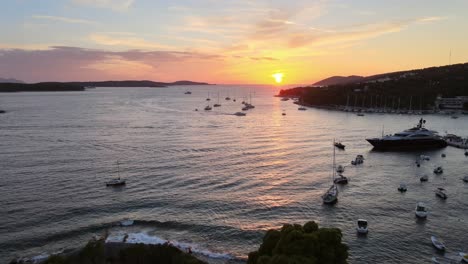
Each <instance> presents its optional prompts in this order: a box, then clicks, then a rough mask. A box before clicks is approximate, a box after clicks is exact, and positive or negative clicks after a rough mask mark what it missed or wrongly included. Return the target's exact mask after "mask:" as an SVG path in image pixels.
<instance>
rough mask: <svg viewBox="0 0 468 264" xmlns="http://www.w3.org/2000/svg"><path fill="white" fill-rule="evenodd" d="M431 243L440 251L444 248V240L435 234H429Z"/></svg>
mask: <svg viewBox="0 0 468 264" xmlns="http://www.w3.org/2000/svg"><path fill="white" fill-rule="evenodd" d="M431 241H432V245H433V246H434V247H435V248H437V249H438V250H440V251H444V250H445V245H444V242H443V241H442V240H440V239H438V238H437V237H436V236H431Z"/></svg>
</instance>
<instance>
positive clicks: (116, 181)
mask: <svg viewBox="0 0 468 264" xmlns="http://www.w3.org/2000/svg"><path fill="white" fill-rule="evenodd" d="M117 176H118V178H117V179H113V180H110V181H108V182H106V186H122V185H125V179H121V178H120V167H119V162H117Z"/></svg>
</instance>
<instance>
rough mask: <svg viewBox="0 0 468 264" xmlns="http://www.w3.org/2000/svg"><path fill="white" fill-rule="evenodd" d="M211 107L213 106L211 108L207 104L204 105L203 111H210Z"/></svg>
mask: <svg viewBox="0 0 468 264" xmlns="http://www.w3.org/2000/svg"><path fill="white" fill-rule="evenodd" d="M211 109H213V108H211V106H209V105H207V106H206V107H205V111H211Z"/></svg>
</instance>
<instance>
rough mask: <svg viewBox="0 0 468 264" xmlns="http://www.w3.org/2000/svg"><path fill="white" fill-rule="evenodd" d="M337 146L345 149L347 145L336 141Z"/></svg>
mask: <svg viewBox="0 0 468 264" xmlns="http://www.w3.org/2000/svg"><path fill="white" fill-rule="evenodd" d="M334 145H335V147H337V148H339V149H345V147H346V146H345V145H343V144H342V143H341V142H335V144H334Z"/></svg>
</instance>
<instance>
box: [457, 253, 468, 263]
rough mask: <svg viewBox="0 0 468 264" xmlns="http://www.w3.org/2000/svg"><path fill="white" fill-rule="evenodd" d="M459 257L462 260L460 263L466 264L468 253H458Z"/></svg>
mask: <svg viewBox="0 0 468 264" xmlns="http://www.w3.org/2000/svg"><path fill="white" fill-rule="evenodd" d="M458 254H459V255H460V257H461V258H462V261H463V262H465V263H468V253H464V252H460V253H458Z"/></svg>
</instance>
